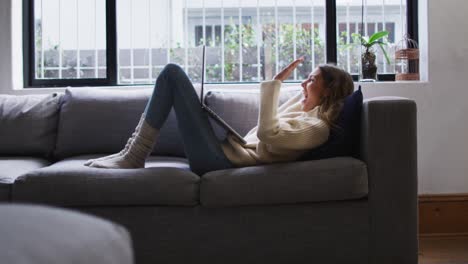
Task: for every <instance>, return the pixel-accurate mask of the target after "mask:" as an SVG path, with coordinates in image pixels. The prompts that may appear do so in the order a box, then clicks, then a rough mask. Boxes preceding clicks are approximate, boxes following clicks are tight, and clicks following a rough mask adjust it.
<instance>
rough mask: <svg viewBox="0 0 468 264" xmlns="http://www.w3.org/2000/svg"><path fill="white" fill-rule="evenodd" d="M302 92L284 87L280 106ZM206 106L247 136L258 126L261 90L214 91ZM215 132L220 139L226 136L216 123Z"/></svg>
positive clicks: (208, 95) (209, 93)
mask: <svg viewBox="0 0 468 264" xmlns="http://www.w3.org/2000/svg"><path fill="white" fill-rule="evenodd" d="M298 91H300V89H299V87H296V86H294V87H283V88H282V90H281V93H280V98H279V105H281V104H282V103H284V102H286V100H288V99H289V98H290V97H292V96H293V95H294V94H296V93H297V92H298ZM205 104H206V105H208V106H209V107H210V108H211V109H212V110H213V111H214V112H216V113H217V114H218V115H219V116H220V117H222V118H223V119H224V120H225V121H226V122H227V123H228V124H229V125H231V126H232V127H233V128H234V129H235V130H236V131H237V132H238V133H239V134H240V135H241V136H245V135H246V134H247V132H249V131H250V130H251V129H252V128H254V127H255V126H257V123H258V111H259V105H260V91H259V89H251V90H250V89H249V90H247V89H213V90H210V91H209V92H208V93H207V94H206V97H205ZM212 124H215V125H214V126H213V127H214V130H215V133H216V134H217V135H218V137H220V138H221V137H222V136H223V135H225V134H226V133H225V131H224V129H223V128H221V127H219V126H217V124H216V123H215V122H212Z"/></svg>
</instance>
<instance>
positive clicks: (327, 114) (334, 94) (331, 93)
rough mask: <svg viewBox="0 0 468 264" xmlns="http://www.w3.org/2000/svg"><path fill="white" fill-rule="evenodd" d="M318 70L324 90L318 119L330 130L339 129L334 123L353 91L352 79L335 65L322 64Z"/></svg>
mask: <svg viewBox="0 0 468 264" xmlns="http://www.w3.org/2000/svg"><path fill="white" fill-rule="evenodd" d="M318 68H319V69H320V76H321V77H322V81H323V85H324V88H325V93H324V95H323V96H322V98H321V99H320V103H319V104H320V108H319V111H318V117H319V118H320V119H322V120H323V121H324V122H325V123H326V124H327V125H328V126H329V127H330V128H339V127H338V126H337V125H336V121H337V118H338V115H339V114H340V111H341V109H342V108H343V105H344V99H345V98H346V97H347V96H349V95H350V94H352V93H353V91H354V83H353V78H352V77H351V75H350V74H349V73H348V72H346V71H345V70H343V69H341V68H339V67H337V66H335V65H331V64H322V65H319V66H318Z"/></svg>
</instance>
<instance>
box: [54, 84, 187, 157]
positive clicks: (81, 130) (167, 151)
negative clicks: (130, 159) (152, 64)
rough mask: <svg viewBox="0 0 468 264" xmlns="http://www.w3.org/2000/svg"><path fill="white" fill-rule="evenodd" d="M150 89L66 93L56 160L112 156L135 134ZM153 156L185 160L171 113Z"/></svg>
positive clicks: (62, 106) (73, 90)
mask: <svg viewBox="0 0 468 264" xmlns="http://www.w3.org/2000/svg"><path fill="white" fill-rule="evenodd" d="M151 94H152V89H150V88H144V89H136V90H134V89H132V90H125V89H96V88H70V89H67V90H66V92H65V95H64V97H63V100H62V103H61V110H60V121H59V127H58V137H57V146H56V150H55V156H56V158H58V159H63V158H66V157H70V156H74V155H81V154H94V153H96V154H97V153H103V154H105V153H115V152H118V151H120V150H121V149H122V148H123V147H124V146H125V143H126V142H127V140H128V138H129V137H130V136H131V134H132V133H133V132H134V130H135V127H136V126H137V124H138V121H139V119H140V117H141V114H142V113H143V111H144V110H145V106H146V103H147V102H148V100H149V98H150V96H151ZM153 153H154V154H158V155H168V156H179V157H183V156H185V154H184V150H183V146H182V143H181V138H180V136H179V132H178V129H177V123H176V118H175V114H174V112H173V111H171V113H170V115H169V117H168V119H167V121H166V124H165V125H164V126H163V128H162V129H161V133H160V136H159V138H158V141H157V143H156V145H155V147H154V151H153Z"/></svg>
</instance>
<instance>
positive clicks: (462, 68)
mask: <svg viewBox="0 0 468 264" xmlns="http://www.w3.org/2000/svg"><path fill="white" fill-rule="evenodd" d="M11 1H13V0H11ZM17 2H19V1H17ZM420 8H421V12H420V17H421V22H420V32H421V36H420V42H421V46H422V50H423V53H424V52H426V55H427V53H428V56H424V59H423V63H424V60H427V63H426V65H427V67H428V70H427V71H425V72H426V76H427V77H428V80H429V82H420V83H376V84H363V93H364V96H365V97H366V98H369V97H374V96H384V95H394V96H403V97H408V98H411V99H413V100H415V101H416V103H417V105H418V167H419V193H420V194H436V193H468V103H465V101H466V100H468V45H467V44H466V41H468V37H467V36H468V19H466V10H468V1H466V0H445V1H439V0H427V2H426V1H422V0H420ZM10 10H11V2H10V1H0V59H1V63H0V93H4V94H30V93H47V92H51V91H57V89H44V90H38V89H36V90H31V89H29V90H21V89H20V90H14V89H13V88H12V87H13V83H14V84H15V85H16V86H15V87H16V88H21V87H19V86H21V85H20V84H21V80H18V79H19V78H20V77H21V75H20V74H21V68H20V66H21V60H22V59H21V58H19V57H18V56H17V55H18V54H20V52H19V51H18V50H19V49H20V47H21V42H20V40H18V39H13V40H12V37H11V33H12V29H11V28H12V23H11V12H10ZM426 15H427V17H426ZM426 18H427V20H428V21H427V22H424V21H425V20H426ZM14 19H15V20H14V21H15V22H14V23H13V28H14V30H13V32H18V30H21V27H20V26H19V25H18V23H19V21H20V20H18V18H15V17H14ZM12 41H14V43H15V44H14V45H12ZM12 47H14V49H13V50H12ZM12 54H14V56H12ZM12 65H13V66H12ZM13 67H15V68H14V70H12V68H13ZM13 74H14V75H15V76H16V77H15V79H14V78H13V77H12V76H13ZM58 90H59V91H62V90H63V89H58ZM465 113H467V114H465ZM396 165H397V164H396Z"/></svg>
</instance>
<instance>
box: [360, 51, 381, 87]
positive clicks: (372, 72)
mask: <svg viewBox="0 0 468 264" xmlns="http://www.w3.org/2000/svg"><path fill="white" fill-rule="evenodd" d="M361 67H362V68H361V79H362V81H366V80H367V81H375V80H377V65H375V53H373V52H371V51H367V52H365V53H363V54H362V56H361Z"/></svg>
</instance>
